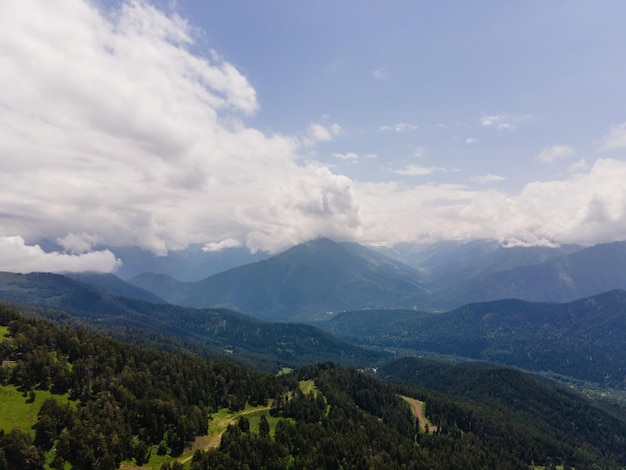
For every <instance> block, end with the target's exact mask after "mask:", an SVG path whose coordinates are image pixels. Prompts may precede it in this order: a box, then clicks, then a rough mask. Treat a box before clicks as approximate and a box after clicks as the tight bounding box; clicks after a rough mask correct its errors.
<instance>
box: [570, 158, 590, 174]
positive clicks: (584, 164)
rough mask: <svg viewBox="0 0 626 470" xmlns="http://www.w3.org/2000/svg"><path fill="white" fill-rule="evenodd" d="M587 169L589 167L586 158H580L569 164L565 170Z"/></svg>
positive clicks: (577, 170) (573, 171) (579, 170)
mask: <svg viewBox="0 0 626 470" xmlns="http://www.w3.org/2000/svg"><path fill="white" fill-rule="evenodd" d="M588 169H589V165H588V164H587V160H585V159H584V158H581V159H580V160H578V161H577V162H576V163H574V164H572V165H570V166H569V168H568V169H567V170H568V171H569V172H571V173H577V172H581V171H586V170H588Z"/></svg>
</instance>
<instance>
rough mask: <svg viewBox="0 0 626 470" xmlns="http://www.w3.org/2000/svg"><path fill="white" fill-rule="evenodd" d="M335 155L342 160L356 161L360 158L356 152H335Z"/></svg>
mask: <svg viewBox="0 0 626 470" xmlns="http://www.w3.org/2000/svg"><path fill="white" fill-rule="evenodd" d="M333 157H335V158H340V159H341V160H350V161H353V162H356V161H358V160H359V155H358V154H356V153H354V152H347V153H333Z"/></svg>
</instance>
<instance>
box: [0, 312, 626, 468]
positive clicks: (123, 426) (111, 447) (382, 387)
mask: <svg viewBox="0 0 626 470" xmlns="http://www.w3.org/2000/svg"><path fill="white" fill-rule="evenodd" d="M0 331H2V334H1V335H0V358H2V360H3V361H6V363H7V364H4V365H3V366H2V367H1V368H0V387H1V389H2V396H3V399H2V400H0V417H2V419H0V465H2V468H19V469H25V470H29V469H40V468H47V467H48V466H50V467H53V468H65V467H70V466H71V467H73V468H98V469H103V470H114V469H116V468H120V467H121V468H129V467H133V468H136V467H141V466H142V465H146V464H147V466H150V467H155V468H156V467H157V466H159V467H160V468H162V469H172V468H183V467H184V466H185V465H184V462H189V461H191V462H189V463H188V464H187V466H188V465H191V468H194V469H195V468H199V469H206V468H255V469H279V468H339V467H341V468H375V469H386V468H406V469H419V468H429V469H433V470H444V469H446V470H461V469H468V468H498V469H528V468H538V467H539V468H556V467H555V466H556V465H558V466H559V467H560V468H572V466H573V467H574V468H577V469H578V468H580V469H583V468H603V469H607V470H613V469H621V468H624V466H625V465H626V448H625V447H624V442H623V441H624V436H625V435H626V420H625V419H624V416H623V412H619V411H612V410H608V409H606V408H604V407H602V406H601V404H600V403H596V402H592V401H590V400H588V399H585V398H584V397H582V396H579V395H576V394H574V393H572V392H569V391H567V390H563V389H562V388H558V387H555V386H554V385H552V384H550V383H544V382H540V381H538V380H536V379H534V378H533V377H531V376H529V375H528V374H523V373H521V372H518V371H512V370H507V369H502V368H495V367H490V366H485V365H480V364H477V365H475V364H471V365H460V366H450V365H447V364H442V363H434V362H424V361H420V360H416V359H414V358H409V359H406V360H400V361H396V362H394V363H391V364H390V365H389V366H387V367H384V368H381V369H380V372H379V374H380V375H384V376H385V377H387V378H388V379H389V380H394V381H395V382H403V383H402V384H397V383H390V382H383V381H381V380H379V379H377V378H376V377H372V376H371V375H366V374H364V373H362V372H359V371H356V370H353V369H349V368H346V367H341V366H337V365H334V364H331V363H323V364H315V365H309V366H304V367H301V368H298V369H296V370H294V371H293V372H292V373H290V374H282V375H277V374H261V373H258V372H254V371H251V370H248V369H244V368H242V367H240V366H237V365H235V364H231V363H228V362H224V361H216V360H210V361H209V360H204V359H200V358H197V357H193V356H187V355H181V354H166V353H163V352H159V351H155V350H151V349H147V348H139V347H137V346H133V345H129V344H125V343H121V342H119V341H115V340H112V339H110V338H106V337H103V336H101V335H96V334H93V333H88V332H86V331H84V330H80V329H75V328H71V327H67V326H66V327H63V328H58V327H55V326H54V325H51V324H50V323H49V322H45V321H41V320H37V319H33V318H31V317H26V316H24V315H21V314H20V313H18V312H16V311H15V310H12V309H7V308H5V307H3V306H0ZM407 402H410V403H411V406H409V403H407ZM422 415H425V417H426V418H427V419H428V420H429V421H430V424H432V427H430V426H429V428H428V429H426V427H425V426H421V425H420V426H418V425H417V422H416V421H417V420H416V417H417V418H418V419H419V420H420V424H421V423H424V417H423V416H422ZM425 424H428V423H425ZM338 464H339V465H338Z"/></svg>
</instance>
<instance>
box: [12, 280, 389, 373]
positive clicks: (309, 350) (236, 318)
mask: <svg viewBox="0 0 626 470" xmlns="http://www.w3.org/2000/svg"><path fill="white" fill-rule="evenodd" d="M0 299H3V300H5V301H10V302H14V303H18V304H23V305H28V306H32V307H38V308H45V309H54V310H58V311H62V312H66V313H68V314H70V315H72V316H74V317H76V318H80V319H82V320H85V321H87V322H90V323H92V324H96V325H101V326H107V327H123V328H134V329H139V330H143V331H152V332H156V333H158V334H160V335H169V336H174V337H176V338H178V339H180V340H184V341H186V342H188V343H190V344H193V345H196V346H202V347H205V348H212V349H215V350H217V351H219V352H221V353H227V354H231V355H236V356H242V357H248V358H252V359H259V360H264V361H267V360H273V361H277V362H282V363H286V364H290V365H294V364H306V363H309V362H315V361H318V360H322V361H335V362H338V363H342V364H349V365H354V366H359V367H368V366H371V365H373V364H377V363H379V362H381V361H382V360H384V359H385V358H386V357H388V354H387V353H382V352H375V351H368V350H365V349H363V348H360V347H356V346H354V345H351V344H349V343H347V342H346V341H344V340H340V339H339V338H337V337H335V336H333V335H330V334H328V333H327V332H324V331H321V330H319V329H317V328H314V327H312V326H309V325H303V324H283V323H276V324H274V323H266V322H263V321H260V320H256V319H253V318H250V317H247V316H245V315H242V314H240V313H237V312H233V311H229V310H223V309H220V310H209V309H195V308H185V307H179V306H175V305H170V304H163V303H152V302H147V301H145V300H140V299H131V298H125V297H115V296H112V295H109V294H106V293H104V292H101V291H99V290H97V289H95V288H93V287H91V286H88V285H86V284H83V283H81V282H77V281H75V280H73V279H70V278H68V277H65V276H61V275H58V274H50V273H33V274H15V273H0Z"/></svg>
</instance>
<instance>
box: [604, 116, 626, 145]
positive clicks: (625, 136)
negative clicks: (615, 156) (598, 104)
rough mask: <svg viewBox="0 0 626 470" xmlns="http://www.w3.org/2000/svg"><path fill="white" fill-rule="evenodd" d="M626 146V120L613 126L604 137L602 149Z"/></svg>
mask: <svg viewBox="0 0 626 470" xmlns="http://www.w3.org/2000/svg"><path fill="white" fill-rule="evenodd" d="M624 147H626V122H623V123H621V124H620V125H618V126H611V129H610V130H609V133H608V134H607V135H606V136H604V138H603V139H602V144H601V149H602V150H604V151H609V150H615V149H620V148H624Z"/></svg>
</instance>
